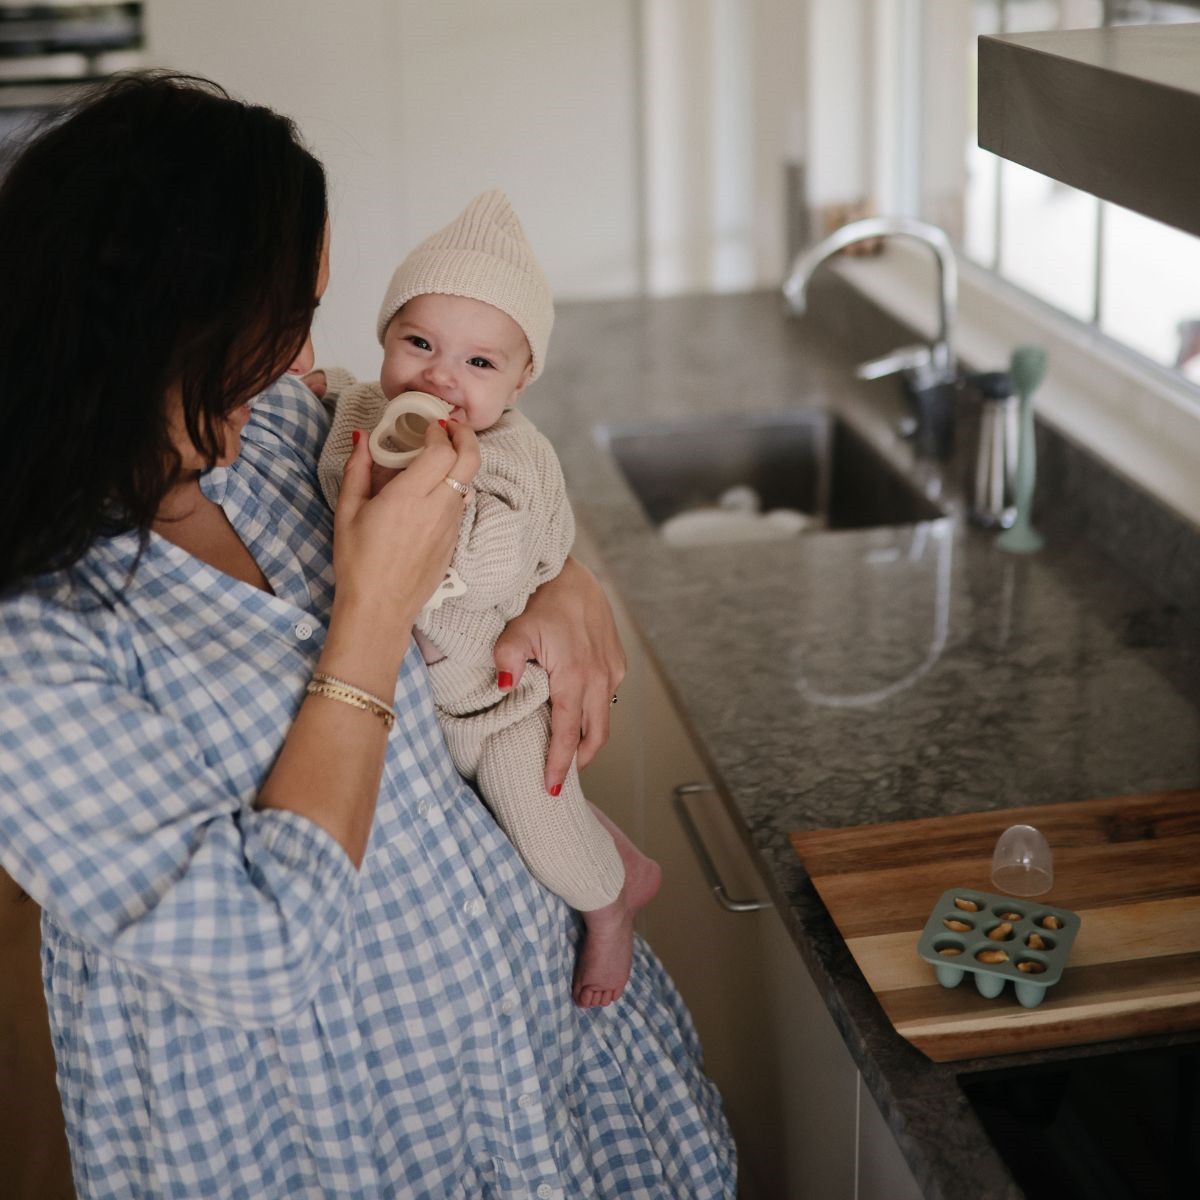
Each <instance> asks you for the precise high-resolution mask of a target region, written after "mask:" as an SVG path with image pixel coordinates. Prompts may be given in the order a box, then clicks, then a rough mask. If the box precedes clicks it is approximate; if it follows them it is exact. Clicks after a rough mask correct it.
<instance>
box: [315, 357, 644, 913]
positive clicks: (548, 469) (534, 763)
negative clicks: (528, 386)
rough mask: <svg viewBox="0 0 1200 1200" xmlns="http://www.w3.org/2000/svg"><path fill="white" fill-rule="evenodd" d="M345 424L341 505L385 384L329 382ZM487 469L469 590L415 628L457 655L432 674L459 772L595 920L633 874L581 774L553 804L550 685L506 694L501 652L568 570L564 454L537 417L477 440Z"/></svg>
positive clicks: (341, 428)
mask: <svg viewBox="0 0 1200 1200" xmlns="http://www.w3.org/2000/svg"><path fill="white" fill-rule="evenodd" d="M326 377H327V379H328V381H329V391H328V392H327V394H326V397H325V402H326V404H327V405H329V406H330V407H331V408H332V410H333V425H332V428H331V429H330V432H329V436H328V438H327V439H326V442H325V446H324V448H323V449H322V451H321V457H320V460H319V462H318V466H317V474H318V478H319V480H320V484H321V490H322V491H323V492H324V494H325V498H326V500H328V502H329V504H330V505H331V506H333V505H336V503H337V496H338V491H339V489H340V487H341V480H342V470H343V468H344V466H345V462H346V459H347V458H348V457H349V455H350V451H351V449H352V447H353V434H354V430H355V429H362V430H369V429H373V428H374V427H375V425H376V424H377V423H378V422H379V419H380V417H381V416H382V414H383V409H384V407H385V405H386V403H387V400H386V398H385V396H384V395H383V391H382V389H381V388H380V387H379V385H378V384H377V383H366V384H356V383H354V381H353V379H352V377H351V376H349V375H348V374H347V373H345V372H341V371H327V372H326ZM478 436H479V451H480V460H481V461H480V468H479V472H478V474H477V475H476V476H475V479H474V480H473V482H472V490H471V494H470V496H468V497H467V499H466V501H465V503H464V505H463V518H462V525H461V527H460V529H459V534H458V543H457V546H456V548H455V551H454V559H453V564H452V565H453V566H454V569H455V570H456V571H457V572H458V574H459V576H460V577H461V579H462V581H463V582H464V583H465V584H466V591H465V592H464V593H463V594H462V595H457V596H450V597H448V598H447V599H444V600H443V601H442V602H441V604H440V605H438V606H437V607H432V608H431V607H430V606H428V605H427V606H426V608H425V609H423V610H422V613H421V615H420V616H419V617H418V620H417V628H418V629H420V631H421V633H422V634H424V636H425V637H426V638H427V639H428V640H429V641H430V642H432V643H433V645H434V646H435V647H437V649H438V650H439V651H440V652H441V653H442V654H443V655H444V656H445V657H443V658H441V659H439V660H437V661H435V662H432V663H431V664H430V667H429V675H430V680H431V683H432V686H433V697H434V702H435V703H436V705H437V709H438V717H439V720H440V722H441V726H442V730H443V732H444V734H445V737H446V742H447V744H448V746H449V747H450V753H451V755H452V756H453V758H454V764H455V766H456V767H457V768H458V770H459V771H460V772H461V773H462V774H463V775H464V776H465V777H466V778H468V779H473V780H475V782H476V783H477V785H478V787H479V790H480V793H481V794H482V796H483V799H484V801H485V802H486V803H487V805H488V807H489V808H491V810H492V812H493V813H494V814H495V817H496V820H497V821H498V822H499V824H500V826H501V828H502V829H503V830H504V832H505V833H506V834H507V835H508V837H509V838H510V839H511V841H512V843H513V845H514V846H516V848H517V850H518V851H519V852H520V854H521V857H522V858H523V859H524V860H525V863H526V865H527V866H528V867H529V870H530V872H531V873H532V874H533V876H534V878H536V879H537V880H538V881H539V882H540V883H542V884H543V885H545V886H546V887H548V888H549V889H550V890H551V891H553V892H555V893H556V894H557V895H559V896H561V897H562V898H563V899H564V900H565V901H566V902H567V903H568V904H570V905H571V906H572V907H573V908H576V909H579V910H580V911H583V912H588V911H591V910H592V909H596V908H601V907H603V906H604V905H606V904H610V903H612V901H613V900H615V899H616V898H617V895H618V893H619V892H620V890H621V886H622V884H623V882H624V877H625V876H624V868H623V866H622V864H621V859H620V856H619V855H618V853H617V850H616V847H615V846H614V844H613V840H612V838H611V837H610V836H609V834H608V833H607V832H606V831H605V829H604V828H603V826H601V824H600V823H599V821H598V820H597V819H596V817H595V815H594V814H593V813H592V811H591V809H590V807H589V806H588V803H587V800H586V799H585V798H584V795H583V790H582V788H581V787H580V783H579V776H578V773H577V771H576V768H575V765H574V763H572V764H571V769H570V771H569V772H568V774H567V778H566V780H565V781H564V783H563V790H562V792H561V794H560V795H558V796H556V797H551V796H549V795H547V793H546V787H545V764H546V753H547V749H548V747H549V741H550V713H549V699H550V686H549V679H548V677H547V675H546V672H545V670H544V669H543V668H542V667H541V666H539V665H538V664H537V663H529V664H528V665H527V666H526V668H525V672H524V674H523V675H522V677H521V681H520V683H519V684H517V685H516V686H515V687H513V688H511V689H509V690H508V691H504V692H502V691H501V690H500V689H499V688H498V687H497V686H496V666H495V662H494V660H493V658H492V652H493V648H494V646H495V644H496V639H497V638H498V637H499V636H500V634H501V633H502V632H503V630H504V627H505V626H506V625H507V624H508V622H509V621H510V620H512V619H513V618H514V617H516V616H518V615H519V614H520V613H521V612H522V611H523V610H524V608H525V603H526V601H527V600H528V599H529V597H530V595H531V594H532V593H533V592H534V591H535V590H536V589H537V588H538V587H540V586H541V585H542V584H543V583H545V582H547V581H548V580H550V579H553V578H555V576H557V575H558V573H559V572H560V571H561V570H562V566H563V562H564V561H565V559H566V557H567V555H568V554H569V553H570V550H571V545H572V542H573V541H574V537H575V520H574V516H573V514H572V512H571V506H570V503H569V502H568V500H567V494H566V485H565V482H564V480H563V475H562V469H561V467H560V466H559V462H558V458H557V456H556V455H555V453H554V449H553V447H552V446H551V445H550V443H549V442H548V441H547V440H546V438H544V437H543V436H542V435H541V434H540V433H539V432H538V431H537V430H536V429H535V428H534V426H533V424H532V423H531V422H530V421H528V420H526V418H525V417H523V416H521V415H520V414H519V413H517V412H514V411H509V412H506V413H505V414H504V415H503V416H502V417H501V418H500V420H499V421H497V422H496V424H495V425H493V426H492V427H491V428H490V429H486V430H483V431H482V432H481V433H480V434H479V435H478Z"/></svg>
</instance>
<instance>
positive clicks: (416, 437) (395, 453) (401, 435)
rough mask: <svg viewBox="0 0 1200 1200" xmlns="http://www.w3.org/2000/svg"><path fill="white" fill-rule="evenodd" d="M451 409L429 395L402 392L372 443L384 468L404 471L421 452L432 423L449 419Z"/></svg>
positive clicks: (381, 420)
mask: <svg viewBox="0 0 1200 1200" xmlns="http://www.w3.org/2000/svg"><path fill="white" fill-rule="evenodd" d="M451 411H452V409H451V406H450V405H449V404H447V403H446V402H445V401H444V400H439V399H438V398H437V397H436V396H431V395H429V393H428V392H401V393H400V395H399V396H397V397H396V398H395V399H394V400H390V401H388V406H387V408H385V409H384V410H383V416H382V417H380V418H379V424H378V425H376V426H375V428H374V429H373V430H372V431H371V439H370V442H369V443H368V445H369V448H370V451H371V457H372V458H373V459H374V460H375V461H376V462H377V463H378V464H379V465H380V466H381V467H391V468H393V469H395V470H401V469H403V468H404V467H407V466H408V464H409V463H410V462H412V460H413V459H414V458H416V456H417V455H418V454H419V453H420V452H421V447H422V446H424V444H425V430H426V429H427V428H428V427H429V422H430V421H441V420H445V418H446V417H447V415H449V413H450V412H451Z"/></svg>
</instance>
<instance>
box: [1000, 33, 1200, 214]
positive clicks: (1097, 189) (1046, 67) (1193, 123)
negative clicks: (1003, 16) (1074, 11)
mask: <svg viewBox="0 0 1200 1200" xmlns="http://www.w3.org/2000/svg"><path fill="white" fill-rule="evenodd" d="M979 144H980V146H982V147H983V149H985V150H991V151H992V152H993V153H994V154H999V155H1000V156H1001V157H1002V158H1007V159H1011V160H1012V161H1013V162H1017V163H1020V164H1021V165H1022V166H1026V167H1030V168H1032V169H1033V170H1035V171H1040V172H1041V173H1042V174H1043V175H1049V176H1051V177H1052V178H1054V179H1058V180H1060V181H1061V182H1063V183H1067V184H1070V185H1071V186H1072V187H1077V188H1081V189H1083V190H1084V191H1086V192H1091V193H1092V194H1093V195H1096V196H1099V197H1100V198H1101V199H1103V200H1111V201H1112V202H1113V203H1114V204H1120V205H1121V206H1122V207H1124V208H1129V209H1133V210H1134V211H1135V212H1139V213H1143V214H1144V215H1145V216H1147V217H1152V218H1154V219H1155V220H1156V221H1163V222H1165V223H1166V224H1168V225H1173V226H1174V227H1175V228H1176V229H1182V230H1184V231H1185V232H1187V233H1191V234H1197V235H1200V24H1188V25H1131V26H1121V27H1116V28H1112V29H1071V30H1061V31H1055V32H1050V33H1021V34H1008V35H1005V36H1003V37H981V38H980V39H979Z"/></svg>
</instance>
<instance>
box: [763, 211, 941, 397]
mask: <svg viewBox="0 0 1200 1200" xmlns="http://www.w3.org/2000/svg"><path fill="white" fill-rule="evenodd" d="M885 237H907V238H912V239H914V240H915V241H918V242H923V243H924V244H925V245H926V246H928V247H929V248H930V249H931V250H932V251H933V253H934V255H935V256H936V258H937V265H938V333H937V341H936V342H935V343H934V345H933V346H932V347H931V350H930V356H931V362H930V366H931V367H932V368H933V370H934V372H935V373H936V376H937V377H938V378H940V379H950V378H952V377H953V375H954V353H953V349H952V335H951V325H952V323H953V317H954V311H955V306H956V304H957V302H958V266H957V264H956V262H955V258H954V247H953V246H952V245H951V244H950V239H949V238H948V237H947V236H946V234H945V233H944V232H943V231H942V230H940V229H939V228H938V227H937V226H936V225H927V224H926V223H925V222H924V221H915V220H913V219H912V218H911V217H864V218H863V219H862V220H861V221H851V222H850V224H849V225H843V226H842V227H841V228H840V229H836V230H834V232H833V233H831V234H830V235H829V236H828V237H827V238H824V239H823V240H822V241H820V242H818V243H817V244H816V245H815V246H811V247H810V248H809V249H808V250H805V251H804V252H803V253H801V254H799V255H797V256H796V260H795V262H793V263H792V269H791V270H790V271H789V272H788V277H787V280H786V281H785V282H784V285H783V294H784V296H786V297H787V302H788V305H789V306H790V307H791V310H792V312H794V313H796V314H801V313H803V312H804V310H805V307H806V295H805V293H806V291H807V288H808V281H809V279H810V278H811V277H812V274H813V272H814V271H815V270H816V269H817V267H818V266H820V264H821V263H823V262H824V261H825V260H826V259H827V258H829V257H830V256H831V255H834V254H836V253H837V252H838V251H839V250H844V249H845V248H846V247H847V246H852V245H854V243H855V242H865V241H869V240H870V239H872V238H885Z"/></svg>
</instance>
